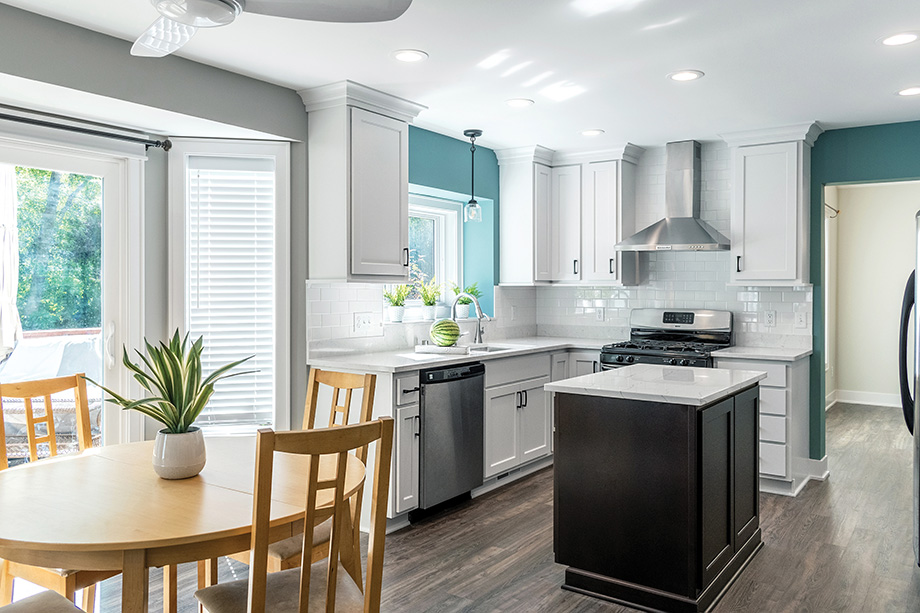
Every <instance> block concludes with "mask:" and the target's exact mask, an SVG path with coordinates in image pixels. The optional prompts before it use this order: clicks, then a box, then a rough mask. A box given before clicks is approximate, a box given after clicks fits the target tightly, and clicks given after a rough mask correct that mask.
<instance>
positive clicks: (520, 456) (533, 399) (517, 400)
mask: <svg viewBox="0 0 920 613" xmlns="http://www.w3.org/2000/svg"><path fill="white" fill-rule="evenodd" d="M549 382H550V377H549V376H543V377H539V378H536V379H530V380H527V381H523V382H521V383H511V384H508V385H500V386H497V387H491V388H487V389H486V391H485V394H486V397H485V420H484V428H485V462H484V475H483V476H484V477H485V478H486V479H488V478H489V477H494V476H495V475H498V474H501V473H503V472H507V471H509V470H511V469H513V468H516V467H518V466H520V465H521V464H524V463H526V462H529V461H531V460H535V459H537V458H541V457H543V456H545V455H548V454H549V453H550V410H549V403H548V401H547V394H546V392H545V391H543V386H544V385H546V384H547V383H549Z"/></svg>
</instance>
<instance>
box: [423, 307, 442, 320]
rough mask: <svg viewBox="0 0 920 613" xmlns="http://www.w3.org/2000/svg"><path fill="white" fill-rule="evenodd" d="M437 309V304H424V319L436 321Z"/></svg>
mask: <svg viewBox="0 0 920 613" xmlns="http://www.w3.org/2000/svg"><path fill="white" fill-rule="evenodd" d="M437 308H438V307H437V305H435V304H432V305H430V306H429V305H427V304H423V305H422V319H434V312H435V310H437Z"/></svg>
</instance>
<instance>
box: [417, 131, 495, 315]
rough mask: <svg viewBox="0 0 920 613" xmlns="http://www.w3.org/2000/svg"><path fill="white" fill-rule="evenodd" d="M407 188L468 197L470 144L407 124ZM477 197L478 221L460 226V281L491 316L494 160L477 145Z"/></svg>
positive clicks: (493, 273)
mask: <svg viewBox="0 0 920 613" xmlns="http://www.w3.org/2000/svg"><path fill="white" fill-rule="evenodd" d="M409 184H410V185H424V186H426V187H431V188H435V189H442V190H446V191H450V192H456V193H459V194H469V193H470V143H469V141H463V140H460V139H457V138H451V137H449V136H444V135H443V134H437V133H435V132H429V131H428V130H423V129H421V128H417V127H415V126H409ZM466 199H467V200H468V199H469V196H468V195H467V196H466ZM476 199H477V201H478V202H479V203H480V205H482V208H483V220H482V222H481V223H467V224H464V226H463V279H464V283H465V284H466V285H470V284H472V283H473V282H476V283H478V284H479V289H481V290H482V294H483V296H482V298H481V299H480V301H479V302H480V304H481V306H482V309H483V310H484V311H485V312H486V313H488V314H489V315H494V314H495V308H494V304H495V292H494V287H495V280H496V279H497V278H498V209H499V202H498V158H496V157H495V152H494V151H492V150H491V149H487V148H485V147H481V146H479V145H476ZM489 201H491V202H489Z"/></svg>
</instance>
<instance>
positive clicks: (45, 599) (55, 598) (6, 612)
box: [0, 592, 80, 613]
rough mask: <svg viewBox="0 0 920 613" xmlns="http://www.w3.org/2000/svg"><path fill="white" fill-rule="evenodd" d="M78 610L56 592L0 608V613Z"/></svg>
mask: <svg viewBox="0 0 920 613" xmlns="http://www.w3.org/2000/svg"><path fill="white" fill-rule="evenodd" d="M79 610H80V609H78V608H77V607H75V606H74V604H73V603H72V602H71V601H69V600H67V599H66V598H64V597H63V596H61V595H60V594H58V593H57V592H42V593H40V594H36V595H35V596H29V597H28V598H25V599H23V600H20V601H19V602H17V603H15V604H11V605H7V606H5V607H0V613H75V612H78V611H79Z"/></svg>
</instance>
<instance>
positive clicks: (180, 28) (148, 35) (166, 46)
mask: <svg viewBox="0 0 920 613" xmlns="http://www.w3.org/2000/svg"><path fill="white" fill-rule="evenodd" d="M197 31H198V28H196V27H194V26H187V25H185V24H182V23H178V22H176V21H173V20H172V19H167V18H166V17H160V18H159V19H157V20H156V21H154V22H153V25H151V26H150V27H149V28H147V31H146V32H144V33H143V34H141V35H140V36H139V37H138V38H137V40H136V41H135V42H134V46H133V47H131V55H135V56H138V57H163V56H164V55H169V54H170V53H172V52H173V51H176V50H177V49H179V48H180V47H182V46H183V45H184V44H185V43H187V42H188V41H189V40H191V38H192V36H194V34H195V32H197Z"/></svg>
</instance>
